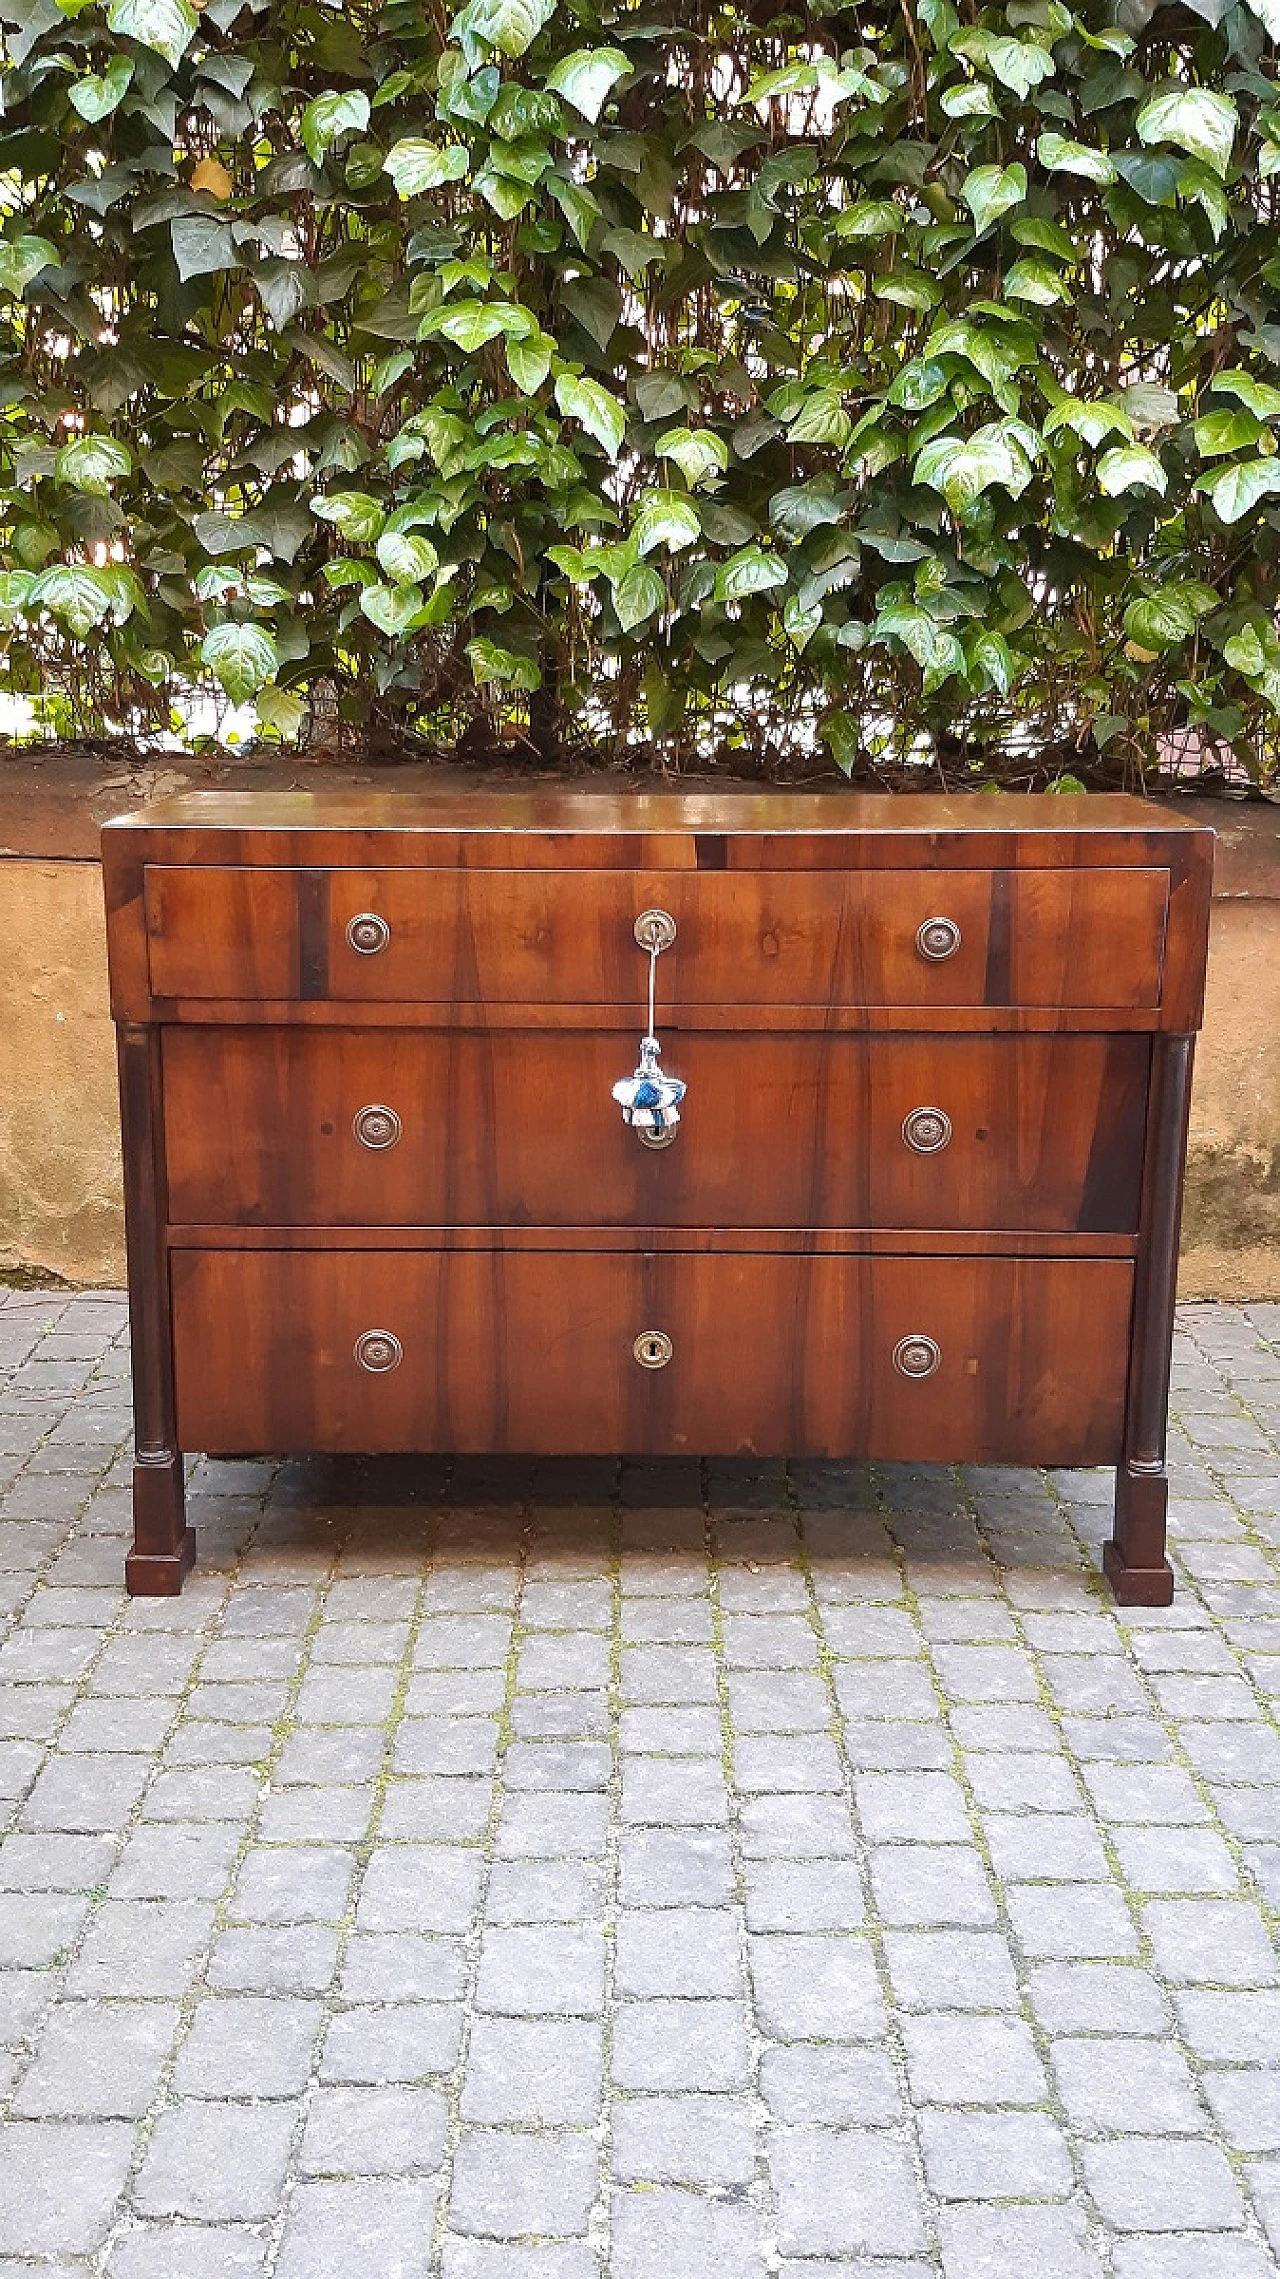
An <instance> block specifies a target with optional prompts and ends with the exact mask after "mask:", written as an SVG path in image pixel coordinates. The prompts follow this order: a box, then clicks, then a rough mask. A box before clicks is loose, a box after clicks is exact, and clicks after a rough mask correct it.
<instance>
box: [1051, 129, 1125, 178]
mask: <svg viewBox="0 0 1280 2279" xmlns="http://www.w3.org/2000/svg"><path fill="white" fill-rule="evenodd" d="M1036 156H1037V158H1038V159H1039V161H1040V164H1041V165H1042V166H1043V167H1044V168H1045V169H1046V170H1047V172H1048V173H1050V174H1080V175H1083V177H1084V179H1085V181H1086V182H1100V183H1102V184H1103V186H1104V187H1105V186H1106V185H1107V184H1108V183H1111V182H1115V181H1117V180H1118V176H1117V174H1116V170H1115V167H1114V166H1113V164H1112V162H1111V160H1110V159H1109V158H1108V156H1107V154H1106V152H1105V150H1093V149H1092V148H1091V147H1090V145H1089V144H1088V143H1083V142H1071V141H1069V140H1068V138H1067V137H1066V136H1065V135H1060V134H1057V133H1056V132H1055V131H1054V130H1053V129H1052V128H1050V130H1049V131H1048V132H1047V133H1046V134H1042V135H1041V137H1040V139H1039V141H1038V142H1037V144H1036Z"/></svg>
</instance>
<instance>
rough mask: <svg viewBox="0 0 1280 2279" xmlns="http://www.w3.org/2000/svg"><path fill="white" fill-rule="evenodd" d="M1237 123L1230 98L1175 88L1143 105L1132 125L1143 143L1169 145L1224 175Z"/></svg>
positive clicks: (1204, 90) (1206, 89)
mask: <svg viewBox="0 0 1280 2279" xmlns="http://www.w3.org/2000/svg"><path fill="white" fill-rule="evenodd" d="M1239 124H1240V115H1239V113H1238V111H1237V110H1236V107H1235V104H1234V103H1233V102H1232V100H1231V97H1230V96H1229V95H1219V94H1215V93H1214V91H1213V89H1212V88H1209V87H1178V88H1175V89H1174V90H1173V91H1172V92H1171V93H1169V94H1167V95H1155V96H1153V97H1152V99H1151V101H1150V102H1149V103H1144V104H1143V106H1142V109H1141V110H1140V111H1139V112H1138V115H1137V118H1136V119H1135V121H1134V125H1135V126H1136V128H1137V131H1138V136H1139V139H1140V140H1141V141H1142V142H1145V143H1161V142H1171V143H1173V144H1175V145H1176V147H1177V148H1178V149H1179V150H1185V151H1187V152H1189V154H1190V156H1191V157H1192V158H1199V159H1203V161H1204V163H1205V165H1206V166H1211V167H1212V168H1213V169H1214V172H1215V173H1216V174H1219V175H1225V173H1226V171H1227V168H1228V167H1229V166H1230V164H1231V152H1232V147H1233V145H1234V142H1235V138H1236V130H1237V128H1238V126H1239Z"/></svg>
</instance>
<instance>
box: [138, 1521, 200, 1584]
mask: <svg viewBox="0 0 1280 2279" xmlns="http://www.w3.org/2000/svg"><path fill="white" fill-rule="evenodd" d="M195 1556H196V1531H195V1529H194V1527H186V1528H184V1529H183V1531H182V1540H181V1542H180V1543H179V1545H178V1548H177V1550H176V1551H130V1552H129V1554H128V1556H127V1557H126V1559H125V1563H124V1587H125V1589H126V1590H127V1591H128V1593H129V1595H130V1597H131V1598H177V1596H178V1594H179V1592H180V1591H181V1589H182V1585H183V1582H184V1580H185V1578H186V1576H187V1575H188V1574H189V1572H190V1570H191V1568H192V1566H193V1565H194V1563H195Z"/></svg>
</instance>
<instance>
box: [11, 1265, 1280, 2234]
mask: <svg viewBox="0 0 1280 2279" xmlns="http://www.w3.org/2000/svg"><path fill="white" fill-rule="evenodd" d="M124 1336H125V1314H124V1308H123V1304H122V1302H121V1300H120V1299H119V1298H118V1296H116V1295H114V1294H111V1293H86V1294H82V1295H76V1294H72V1293H68V1292H61V1291H60V1292H32V1291H2V1290H0V1586H2V1587H0V1798H2V1799H3V1803H0V2279H9V2273H10V2272H13V2273H17V2272H18V2271H22V2272H25V2273H27V2274H28V2275H30V2274H31V2273H32V2272H34V2271H40V2272H41V2273H43V2275H44V2279H328V2275H329V2274H330V2273H332V2274H334V2275H335V2279H336V2275H337V2274H342V2279H346V2275H347V2274H348V2273H349V2272H351V2271H352V2270H355V2269H370V2270H385V2271H386V2272H388V2273H392V2272H395V2273H403V2274H405V2279H410V2275H412V2279H712V2275H714V2279H766V2275H769V2279H773V2275H775V2274H776V2279H854V2275H855V2274H856V2279H889V2275H890V2274H892V2275H893V2279H926V2275H928V2279H1012V2275H1013V2274H1016V2273H1018V2272H1021V2271H1024V2270H1025V2271H1027V2272H1034V2273H1035V2274H1036V2275H1037V2279H1193V2275H1194V2279H1268V2275H1269V2274H1270V2275H1271V2279H1280V2071H1278V2070H1277V2052H1278V2051H1280V1971H1278V1969H1277V1964H1278V1961H1280V1947H1278V1945H1277V1928H1278V1910H1280V1309H1277V1308H1275V1307H1270V1308H1267V1307H1208V1306H1196V1307H1190V1308H1187V1309H1184V1311H1183V1313H1182V1315H1181V1317H1180V1326H1179V1333H1178V1339H1177V1345H1176V1351H1175V1360H1174V1376H1173V1394H1172V1408H1173V1412H1174V1429H1173V1442H1172V1450H1173V1460H1174V1471H1175V1487H1174V1494H1173V1502H1172V1509H1171V1553H1172V1557H1173V1560H1174V1564H1175V1567H1176V1568H1177V1570H1178V1594H1177V1597H1176V1599H1175V1603H1174V1605H1173V1607H1172V1608H1170V1609H1169V1610H1167V1611H1143V1610H1140V1609H1132V1610H1128V1611H1123V1610H1117V1609H1116V1608H1115V1607H1114V1606H1113V1605H1112V1604H1111V1602H1110V1600H1109V1598H1108V1597H1107V1595H1106V1593H1105V1591H1104V1590H1103V1588H1102V1586H1101V1583H1100V1579H1099V1562H1100V1546H1101V1542H1102V1539H1103V1536H1104V1534H1105V1532H1106V1527H1107V1505H1108V1497H1109V1492H1110V1486H1109V1481H1108V1479H1107V1476H1106V1475H1103V1474H1088V1473H1084V1474H1073V1473H1054V1474H1050V1475H1044V1474H1038V1473H1033V1472H1013V1471H1000V1470H997V1469H990V1470H988V1469H981V1470H980V1469H973V1470H971V1471H969V1472H967V1473H966V1472H963V1471H957V1472H950V1471H947V1470H945V1469H943V1468H939V1467H925V1466H920V1467H913V1466H908V1465H883V1466H880V1467H865V1466H861V1467H859V1466H843V1465H838V1464H826V1463H817V1462H814V1463H803V1464H802V1463H796V1464H793V1465H791V1466H784V1465H780V1464H777V1463H773V1462H768V1463H766V1462H758V1463H757V1462H756V1461H754V1460H753V1459H750V1458H743V1459H740V1460H729V1459H716V1460H714V1461H711V1462H708V1463H705V1464H699V1463H697V1462H695V1461H692V1460H690V1461H684V1460H682V1461H680V1462H678V1463H676V1462H672V1463H663V1462H660V1461H657V1460H655V1461H653V1462H640V1461H636V1460H630V1461H627V1462H623V1463H613V1462H607V1463H600V1462H595V1461H591V1462H585V1461H584V1462H582V1463H579V1464H574V1463H569V1462H567V1461H566V1462H562V1463H558V1464H555V1463H545V1464H537V1465H535V1464H534V1463H532V1462H531V1461H524V1462H521V1461H515V1460H513V1461H510V1462H505V1461H502V1460H498V1459H493V1460H489V1459H483V1458H474V1459H467V1460H465V1461H464V1460H458V1461H457V1462H455V1463H453V1464H452V1465H450V1464H449V1463H446V1462H444V1461H441V1460H427V1459H423V1460H422V1461H421V1462H416V1463H415V1462H411V1461H408V1460H396V1461H385V1462H375V1461H372V1460H370V1461H367V1462H364V1461H360V1462H352V1461H349V1460H344V1461H338V1460H333V1461H326V1460H310V1461H306V1462H303V1461H297V1462H292V1463H288V1462H280V1461H268V1460H260V1461H253V1462H242V1463H241V1462H237V1463H232V1462H224V1463H217V1464H215V1463H210V1462H207V1461H204V1460H195V1461H194V1462H193V1464H192V1467H191V1481H190V1493H191V1505H192V1516H193V1519H194V1522H195V1524H196V1526H197V1528H198V1531H199V1534H200V1542H201V1564H200V1566H199V1567H198V1569H197V1571H196V1574H195V1576H194V1577H193V1578H192V1579H191V1581H190V1582H189V1583H188V1586H187V1589H186V1591H185V1593H184V1595H183V1597H182V1598H181V1599H180V1600H177V1601H152V1602H138V1603H136V1604H131V1603H130V1602H129V1600H128V1599H127V1598H126V1597H125V1595H124V1593H123V1591H122V1590H121V1588H120V1561H121V1556H122V1552H123V1546H124V1542H125V1540H126V1538H127V1533H128V1525H129V1513H128V1494H127V1486H128V1469H127V1447H126V1431H127V1411H126V1405H125V1395H126V1391H127V1385H126V1377H127V1357H126V1349H125V1344H124ZM37 1395H38V1398H36V1397H33V1396H37Z"/></svg>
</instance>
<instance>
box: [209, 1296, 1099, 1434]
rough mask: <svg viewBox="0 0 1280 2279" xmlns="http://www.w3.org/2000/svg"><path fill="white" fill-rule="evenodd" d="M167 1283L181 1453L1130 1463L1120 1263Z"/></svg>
mask: <svg viewBox="0 0 1280 2279" xmlns="http://www.w3.org/2000/svg"><path fill="white" fill-rule="evenodd" d="M172 1270H173V1330H174V1352H175V1367H176V1381H177V1407H178V1438H179V1445H180V1446H182V1447H183V1448H191V1449H207V1450H209V1451H213V1452H217V1451H228V1450H237V1449H239V1450H262V1451H277V1450H279V1451H283V1450H295V1449H296V1450H303V1449H331V1450H345V1451H352V1452H357V1451H365V1452H369V1453H373V1452H378V1451H386V1450H396V1449H424V1450H425V1449H452V1450H457V1451H469V1450H513V1451H527V1452H531V1453H544V1452H546V1453H549V1452H560V1453H563V1454H576V1453H593V1452H594V1453H616V1452H622V1453H625V1452H627V1451H632V1450H644V1451H647V1452H649V1453H663V1452H668V1453H691V1452H692V1453H707V1454H716V1453H721V1452H733V1451H737V1450H743V1451H755V1452H757V1453H760V1454H793V1455H831V1456H838V1455H867V1456H880V1457H884V1458H890V1459H901V1460H916V1461H921V1462H923V1461H934V1462H945V1461H951V1460H959V1459H962V1458H964V1459H969V1460H971V1461H975V1462H981V1461H989V1462H993V1463H994V1462H1001V1461H1010V1462H1022V1463H1030V1462H1034V1463H1037V1464H1102V1463H1109V1462H1114V1461H1115V1460H1116V1458H1117V1456H1118V1454H1119V1450H1120V1437H1121V1425H1122V1417H1123V1408H1124V1387H1125V1375H1126V1361H1127V1339H1128V1329H1129V1313H1130V1297H1131V1287H1132V1268H1131V1267H1130V1266H1129V1265H1128V1264H1127V1263H1125V1262H1122V1261H1095V1260H1089V1261H1078V1260H1053V1261H1044V1260H1039V1259H1035V1260H1027V1261H1018V1260H1010V1259H984V1260H975V1259H906V1258H883V1259H866V1258H861V1259H852V1258H816V1257H815V1258H797V1257H785V1256H783V1257H778V1256H762V1255H755V1256H741V1255H737V1256H728V1257H723V1256H722V1257H709V1256H695V1255H691V1254H689V1253H687V1252H686V1253H682V1254H669V1255H666V1256H652V1255H651V1256H649V1257H643V1256H638V1255H631V1256H627V1255H618V1254H614V1255H608V1256H601V1255H591V1254H587V1255H581V1256H569V1255H566V1254H564V1253H553V1254H549V1255H543V1256H533V1255H530V1254H527V1253H526V1254H523V1255H521V1254H512V1253H499V1252H466V1253H452V1254H450V1253H443V1252H425V1253H424V1252H418V1253H398V1254H378V1253H377V1252H370V1251H345V1252H344V1251H330V1252H292V1253H291V1252H282V1251H253V1252H248V1251H240V1252H236V1251H187V1252H178V1253H175V1254H174V1257H173V1260H172ZM668 1352H669V1357H668Z"/></svg>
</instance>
